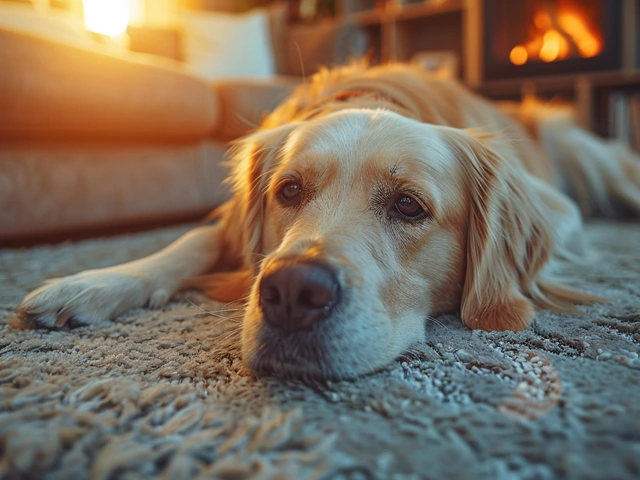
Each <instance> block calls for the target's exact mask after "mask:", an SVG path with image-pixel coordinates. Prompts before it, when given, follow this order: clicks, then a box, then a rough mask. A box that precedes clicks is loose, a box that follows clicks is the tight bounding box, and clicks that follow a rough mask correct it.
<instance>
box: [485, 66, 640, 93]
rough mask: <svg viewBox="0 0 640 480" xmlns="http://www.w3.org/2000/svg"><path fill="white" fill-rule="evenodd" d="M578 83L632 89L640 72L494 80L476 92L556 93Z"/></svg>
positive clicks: (572, 87)
mask: <svg viewBox="0 0 640 480" xmlns="http://www.w3.org/2000/svg"><path fill="white" fill-rule="evenodd" d="M578 81H581V82H586V83H588V84H589V86H590V87H592V88H607V87H622V88H624V87H632V86H638V85H640V72H639V71H637V70H632V71H620V70H617V71H612V72H598V73H585V74H579V73H578V74H573V75H550V76H544V77H533V78H517V79H509V80H494V81H490V82H485V83H483V84H481V85H479V86H478V87H477V88H476V89H475V90H476V91H477V92H478V93H480V94H482V95H485V96H488V97H492V96H504V95H518V94H520V93H522V92H523V91H526V90H528V89H529V90H534V91H535V92H539V93H542V92H556V91H562V90H572V89H574V88H575V87H576V84H577V82H578Z"/></svg>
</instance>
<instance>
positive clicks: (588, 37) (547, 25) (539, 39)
mask: <svg viewBox="0 0 640 480" xmlns="http://www.w3.org/2000/svg"><path fill="white" fill-rule="evenodd" d="M533 24H534V25H535V27H536V30H537V31H536V33H535V35H534V36H533V38H531V40H529V41H528V42H526V43H525V44H524V45H516V46H515V47H513V48H512V49H511V52H510V53H509V60H510V61H511V63H513V64H514V65H524V64H525V63H527V62H528V61H529V60H532V59H539V60H542V61H543V62H546V63H550V62H555V61H558V60H565V59H567V58H569V57H570V56H571V55H572V53H574V52H575V53H576V54H577V55H579V56H580V57H582V58H591V57H595V56H596V55H599V54H600V52H602V41H601V40H600V38H599V36H598V35H596V34H594V33H593V32H592V31H591V30H590V29H589V27H588V26H587V24H586V22H585V21H584V19H583V18H582V17H581V16H580V14H579V13H577V12H574V11H568V10H565V11H559V12H558V15H557V18H556V20H555V21H554V19H553V18H552V17H551V15H549V12H547V11H545V10H538V11H537V12H536V13H535V15H534V17H533Z"/></svg>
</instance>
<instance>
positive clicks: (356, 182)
mask: <svg viewBox="0 0 640 480" xmlns="http://www.w3.org/2000/svg"><path fill="white" fill-rule="evenodd" d="M232 162H233V173H232V175H231V181H232V182H233V187H234V190H233V192H234V194H233V196H232V198H231V199H230V200H229V201H228V202H227V203H225V204H224V205H222V206H221V207H220V208H218V209H217V210H216V211H215V212H214V214H213V216H212V219H213V220H215V223H214V224H212V225H205V226H201V227H199V228H196V229H195V230H193V231H192V232H190V233H189V234H187V235H185V236H184V237H182V238H180V239H179V240H177V241H176V242H175V243H173V244H172V245H170V246H168V247H167V248H165V249H164V250H161V251H160V252H158V253H155V254H154V255H151V256H149V257H147V258H144V259H142V260H138V261H134V262H131V263H127V264H124V265H119V266H115V267H111V268H106V269H101V270H91V271H86V272H82V273H79V274H77V275H72V276H70V277H66V278H63V279H57V280H54V281H51V282H49V283H47V284H46V285H44V286H43V287H41V288H39V289H37V290H36V291H34V292H32V293H31V294H29V295H28V296H27V297H26V298H25V299H24V301H23V302H22V303H21V304H20V305H19V306H18V307H17V309H16V312H15V316H14V318H13V321H12V324H13V325H14V326H16V327H19V328H29V327H46V328H55V327H60V326H62V325H64V324H65V323H66V322H67V320H68V319H69V318H72V317H73V318H74V319H75V321H76V322H79V323H85V324H89V323H93V322H99V321H104V320H107V319H110V318H112V317H114V316H116V315H118V314H120V313H122V312H124V311H126V310H128V309H130V308H133V307H139V306H143V305H149V306H150V307H152V308H155V307H159V306H161V305H162V304H164V303H165V302H167V301H168V299H169V298H170V297H171V296H172V295H173V294H174V293H175V292H176V291H178V290H179V289H182V288H184V287H188V286H198V287H200V288H202V289H203V290H205V291H206V292H207V293H209V294H210V295H211V296H212V297H213V298H217V299H220V300H225V301H230V300H234V299H238V298H242V299H245V301H246V311H245V315H244V320H243V325H242V353H243V359H244V362H245V364H246V366H247V367H248V368H250V369H251V370H253V371H255V372H257V373H265V372H267V373H269V372H270V373H279V374H288V375H295V376H312V377H322V378H346V377H354V376H357V375H360V374H363V373H366V372H370V371H373V370H375V369H377V368H380V367H382V366H384V365H386V364H388V363H389V362H392V361H393V360H394V359H395V358H396V357H397V356H398V355H400V354H401V353H402V352H403V351H405V350H406V349H407V348H409V347H411V346H412V344H414V343H415V342H417V341H419V340H421V339H423V337H424V335H425V320H426V318H427V317H428V316H433V315H438V314H442V313H445V312H459V313H460V317H461V318H462V321H463V322H464V323H465V324H466V325H467V326H468V327H469V328H472V329H485V330H522V329H524V328H527V326H528V325H529V324H530V323H531V321H532V319H533V318H534V316H535V310H536V309H537V308H538V309H555V310H566V309H569V308H571V307H572V306H573V305H574V304H576V303H584V302H591V301H596V300H597V299H596V298H594V297H591V296H589V295H586V294H583V293H580V292H577V291H575V290H574V289H572V288H571V287H570V286H569V285H567V284H566V283H565V282H564V281H563V280H562V278H560V277H557V276H556V274H557V270H558V266H559V265H560V264H561V263H562V262H571V261H574V260H578V259H580V258H581V257H584V256H585V254H586V251H587V250H586V247H587V246H586V245H585V240H584V234H583V231H582V219H581V212H580V209H582V211H583V212H588V213H600V214H610V213H612V212H614V211H615V210H616V209H617V208H618V207H619V206H624V207H626V208H628V209H630V210H631V211H632V212H635V213H637V212H640V163H639V162H638V159H637V157H636V156H635V155H634V154H633V153H631V152H630V151H629V150H628V149H626V148H624V147H621V146H619V145H617V144H613V143H607V142H605V141H603V140H601V139H598V138H596V137H595V136H593V135H591V134H590V133H588V132H586V131H584V130H582V129H580V128H579V127H578V126H577V124H576V123H575V122H574V121H573V119H572V118H571V115H570V113H568V112H567V111H564V110H558V109H552V108H545V107H544V106H536V105H534V106H531V105H524V106H518V107H516V108H514V107H513V106H506V107H505V108H504V109H501V108H499V107H498V106H496V105H495V104H492V103H490V102H488V101H486V100H484V99H482V98H480V97H478V96H476V95H475V94H473V93H471V92H470V91H468V90H466V89H465V88H464V87H463V86H461V85H460V84H458V83H457V82H455V81H452V80H441V79H437V78H432V77H430V76H429V75H428V74H427V73H425V72H424V71H422V70H421V69H420V68H419V67H417V66H411V65H404V64H390V65H383V66H378V67H373V68H368V67H367V66H366V65H364V64H361V63H354V64H352V65H349V66H346V67H341V68H337V69H333V70H322V71H321V72H320V73H318V74H316V75H315V76H314V77H313V78H312V79H310V81H309V82H308V83H307V84H305V85H302V86H300V87H299V88H298V89H297V90H296V91H295V92H294V93H293V95H292V96H291V97H290V98H289V99H288V100H287V101H286V102H285V103H284V104H282V105H281V106H280V107H279V108H278V109H277V110H276V111H274V112H273V113H272V114H271V115H269V116H268V117H267V118H266V119H265V121H264V122H263V125H262V126H261V128H260V129H259V130H258V131H256V132H255V133H253V134H251V135H249V136H247V137H246V138H243V139H241V140H239V141H238V142H237V144H236V145H235V149H234V150H233V154H232ZM563 191H565V192H566V193H569V194H570V195H572V196H574V197H575V199H576V200H577V204H576V203H574V201H572V200H571V199H570V198H569V196H567V195H565V193H563Z"/></svg>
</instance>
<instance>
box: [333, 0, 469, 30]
mask: <svg viewBox="0 0 640 480" xmlns="http://www.w3.org/2000/svg"><path fill="white" fill-rule="evenodd" d="M463 4H464V0H441V1H429V2H427V3H411V4H407V5H392V6H389V7H387V8H379V9H375V10H368V11H364V12H357V13H351V14H345V15H343V16H341V18H346V19H349V20H354V21H355V22H356V23H357V24H358V25H362V26H371V25H378V24H381V23H388V22H399V21H406V20H414V19H417V18H425V17H431V16H435V15H443V14H445V13H453V12H461V11H462V9H463V8H464V6H463Z"/></svg>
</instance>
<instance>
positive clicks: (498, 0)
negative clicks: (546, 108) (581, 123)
mask: <svg viewBox="0 0 640 480" xmlns="http://www.w3.org/2000/svg"><path fill="white" fill-rule="evenodd" d="M621 4H622V1H621V0H517V1H514V0H484V12H483V18H484V20H483V22H484V25H483V28H484V45H483V50H484V52H483V53H484V54H483V58H484V69H483V70H484V80H485V81H487V80H489V81H490V80H501V79H508V78H524V77H539V76H544V75H561V74H580V73H591V72H600V71H612V70H617V69H620V68H621V67H622V42H623V39H622V37H623V33H622V32H623V14H622V10H623V9H622V5H621Z"/></svg>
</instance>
